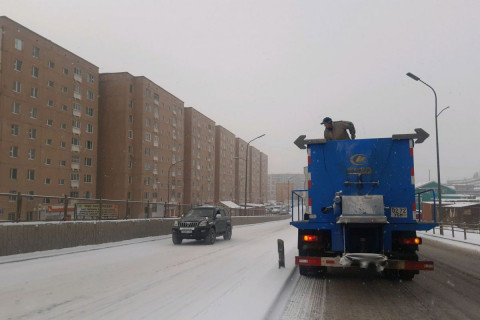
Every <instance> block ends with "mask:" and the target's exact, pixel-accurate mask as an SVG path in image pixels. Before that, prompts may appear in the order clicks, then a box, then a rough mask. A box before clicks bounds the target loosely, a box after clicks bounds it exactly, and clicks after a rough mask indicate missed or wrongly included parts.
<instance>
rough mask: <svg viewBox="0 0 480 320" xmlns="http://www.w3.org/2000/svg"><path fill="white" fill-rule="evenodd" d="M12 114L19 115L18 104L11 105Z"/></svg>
mask: <svg viewBox="0 0 480 320" xmlns="http://www.w3.org/2000/svg"><path fill="white" fill-rule="evenodd" d="M12 113H14V114H20V103H18V102H14V103H13V104H12Z"/></svg>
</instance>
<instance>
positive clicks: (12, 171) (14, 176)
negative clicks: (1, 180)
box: [10, 168, 18, 180]
mask: <svg viewBox="0 0 480 320" xmlns="http://www.w3.org/2000/svg"><path fill="white" fill-rule="evenodd" d="M17 174H18V169H17V168H10V180H17Z"/></svg>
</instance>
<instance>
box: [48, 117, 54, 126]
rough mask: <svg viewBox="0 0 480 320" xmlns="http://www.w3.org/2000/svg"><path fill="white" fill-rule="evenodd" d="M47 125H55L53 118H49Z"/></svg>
mask: <svg viewBox="0 0 480 320" xmlns="http://www.w3.org/2000/svg"><path fill="white" fill-rule="evenodd" d="M47 126H49V127H51V126H53V120H52V119H47Z"/></svg>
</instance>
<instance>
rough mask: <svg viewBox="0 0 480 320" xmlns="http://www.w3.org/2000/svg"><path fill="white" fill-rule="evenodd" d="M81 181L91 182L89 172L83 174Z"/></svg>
mask: <svg viewBox="0 0 480 320" xmlns="http://www.w3.org/2000/svg"><path fill="white" fill-rule="evenodd" d="M83 182H84V183H92V175H90V174H85V175H83Z"/></svg>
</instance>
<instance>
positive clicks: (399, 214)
mask: <svg viewBox="0 0 480 320" xmlns="http://www.w3.org/2000/svg"><path fill="white" fill-rule="evenodd" d="M391 217H392V218H406V217H407V208H397V207H392V212H391Z"/></svg>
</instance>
